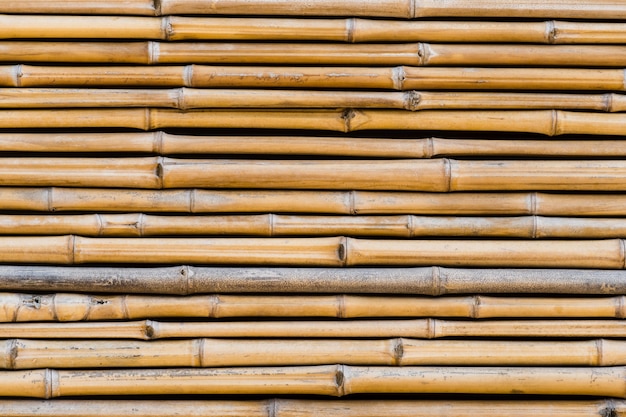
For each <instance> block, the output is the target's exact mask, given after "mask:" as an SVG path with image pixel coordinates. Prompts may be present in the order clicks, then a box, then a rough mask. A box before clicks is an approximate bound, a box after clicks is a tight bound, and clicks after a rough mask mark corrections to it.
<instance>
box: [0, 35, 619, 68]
mask: <svg viewBox="0 0 626 417" xmlns="http://www.w3.org/2000/svg"><path fill="white" fill-rule="evenodd" d="M625 53H626V47H624V46H621V45H600V46H599V45H521V46H520V45H516V44H490V45H485V44H444V43H442V44H431V43H388V44H378V43H372V44H341V43H337V44H328V43H284V44H281V46H280V48H277V47H276V44H275V43H222V42H190V43H167V42H160V41H135V42H63V41H59V42H37V41H1V42H0V54H2V57H3V61H5V62H24V63H26V62H29V63H31V62H32V63H38V62H46V63H48V62H58V63H67V62H75V63H85V64H88V63H108V64H109V63H117V64H186V63H194V64H279V65H285V64H304V65H373V66H378V65H383V66H384V65H413V66H430V65H433V66H438V65H457V66H458V65H463V66H490V65H503V66H562V67H591V66H596V67H622V66H624V65H626V58H624V55H625Z"/></svg>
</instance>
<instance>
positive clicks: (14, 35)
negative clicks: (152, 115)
mask: <svg viewBox="0 0 626 417" xmlns="http://www.w3.org/2000/svg"><path fill="white" fill-rule="evenodd" d="M624 27H625V26H624V24H622V23H598V22H594V23H589V22H567V21H554V20H551V21H544V22H515V21H513V22H492V21H483V22H480V21H464V22H463V21H415V20H414V21H402V20H375V19H361V18H349V19H310V18H309V19H302V18H297V19H294V18H250V17H237V18H229V17H186V16H166V17H136V16H133V17H127V16H84V15H83V16H60V15H56V16H49V15H48V16H44V15H18V16H16V15H0V39H28V38H30V39H98V40H102V39H154V40H172V41H181V40H194V41H195V40H224V41H228V40H254V41H257V40H260V41H263V40H279V41H286V40H287V41H335V42H411V41H413V42H415V41H426V42H463V43H465V42H490V43H494V42H500V43H517V42H519V43H545V44H573V43H581V44H589V43H602V44H609V43H616V44H619V43H624V41H625V40H626V38H625V37H624Z"/></svg>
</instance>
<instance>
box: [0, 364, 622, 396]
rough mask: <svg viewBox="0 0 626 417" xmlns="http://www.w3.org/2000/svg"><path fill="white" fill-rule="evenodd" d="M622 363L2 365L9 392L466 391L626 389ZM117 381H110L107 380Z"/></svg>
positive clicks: (605, 392)
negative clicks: (211, 366)
mask: <svg viewBox="0 0 626 417" xmlns="http://www.w3.org/2000/svg"><path fill="white" fill-rule="evenodd" d="M624 374H625V371H624V367H605V368H593V367H592V368H536V367H522V368H514V367H506V368H505V367H464V368H454V367H413V366H407V367H399V368H398V367H360V366H347V365H332V366H328V365H323V366H300V367H273V368H263V367H256V368H215V369H186V368H182V369H181V368H173V369H145V370H139V369H113V370H94V371H84V370H76V371H73V370H52V369H47V370H40V369H37V370H30V371H4V372H1V373H0V387H1V388H2V392H3V394H4V395H7V396H17V397H36V398H54V397H65V396H77V395H81V396H82V395H151V394H156V395H158V394H174V395H176V394H177V395H182V394H313V395H332V396H338V397H339V396H344V395H348V394H366V393H374V392H376V393H380V392H383V393H468V394H511V393H513V394H539V395H593V396H604V397H622V398H623V397H624V396H626V392H625V391H626V387H625V386H624V385H625V384H624ZM112 381H114V383H111V382H112Z"/></svg>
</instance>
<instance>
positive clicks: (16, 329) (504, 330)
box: [0, 318, 626, 340]
mask: <svg viewBox="0 0 626 417" xmlns="http://www.w3.org/2000/svg"><path fill="white" fill-rule="evenodd" d="M0 336H1V337H2V338H3V339H138V340H157V339H171V338H204V337H210V338H326V339H336V338H361V339H363V338H395V337H407V338H415V339H439V338H446V337H464V338H468V337H483V338H485V337H489V338H493V337H496V338H498V337H506V338H529V337H532V338H554V337H561V338H563V337H567V338H624V337H626V323H624V320H589V319H584V320H510V319H507V320H480V321H468V320H442V319H432V318H428V319H403V320H392V319H387V320H333V321H328V320H324V321H309V320H298V321H258V320H257V321H249V322H246V321H209V322H198V321H194V322H173V321H154V320H141V321H123V322H119V321H114V322H55V323H50V322H42V323H39V322H37V323H34V322H33V323H1V324H0Z"/></svg>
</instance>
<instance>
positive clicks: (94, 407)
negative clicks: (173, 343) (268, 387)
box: [0, 398, 626, 417]
mask: <svg viewBox="0 0 626 417" xmlns="http://www.w3.org/2000/svg"><path fill="white" fill-rule="evenodd" d="M176 413H178V415H180V416H181V417H200V416H207V415H211V416H229V417H303V416H304V415H306V413H309V414H314V415H316V416H336V417H357V416H358V417H385V416H390V415H391V416H395V417H432V416H439V415H442V416H443V415H445V416H449V417H470V416H476V415H481V416H485V417H498V416H503V415H506V416H511V417H544V416H545V417H548V416H549V417H554V416H559V417H566V416H567V417H605V416H607V415H611V416H615V417H623V416H624V415H625V414H624V413H626V405H625V403H624V401H620V400H616V399H602V400H592V401H590V400H567V401H566V400H550V401H547V400H543V401H538V400H523V401H513V400H506V401H505V400H469V401H468V400H445V401H444V400H380V399H377V400H355V399H350V400H332V401H330V400H328V399H324V400H301V399H283V398H281V399H266V400H255V401H250V400H245V401H244V400H235V401H232V400H231V401H227V400H208V401H207V400H186V401H180V400H120V399H116V400H115V404H114V406H112V404H111V402H110V401H109V400H94V399H88V400H84V399H71V400H63V399H55V400H54V401H47V400H25V399H15V400H0V414H2V415H3V416H5V417H79V416H80V417H139V416H140V417H145V416H153V417H170V416H172V415H175V414H176Z"/></svg>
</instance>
